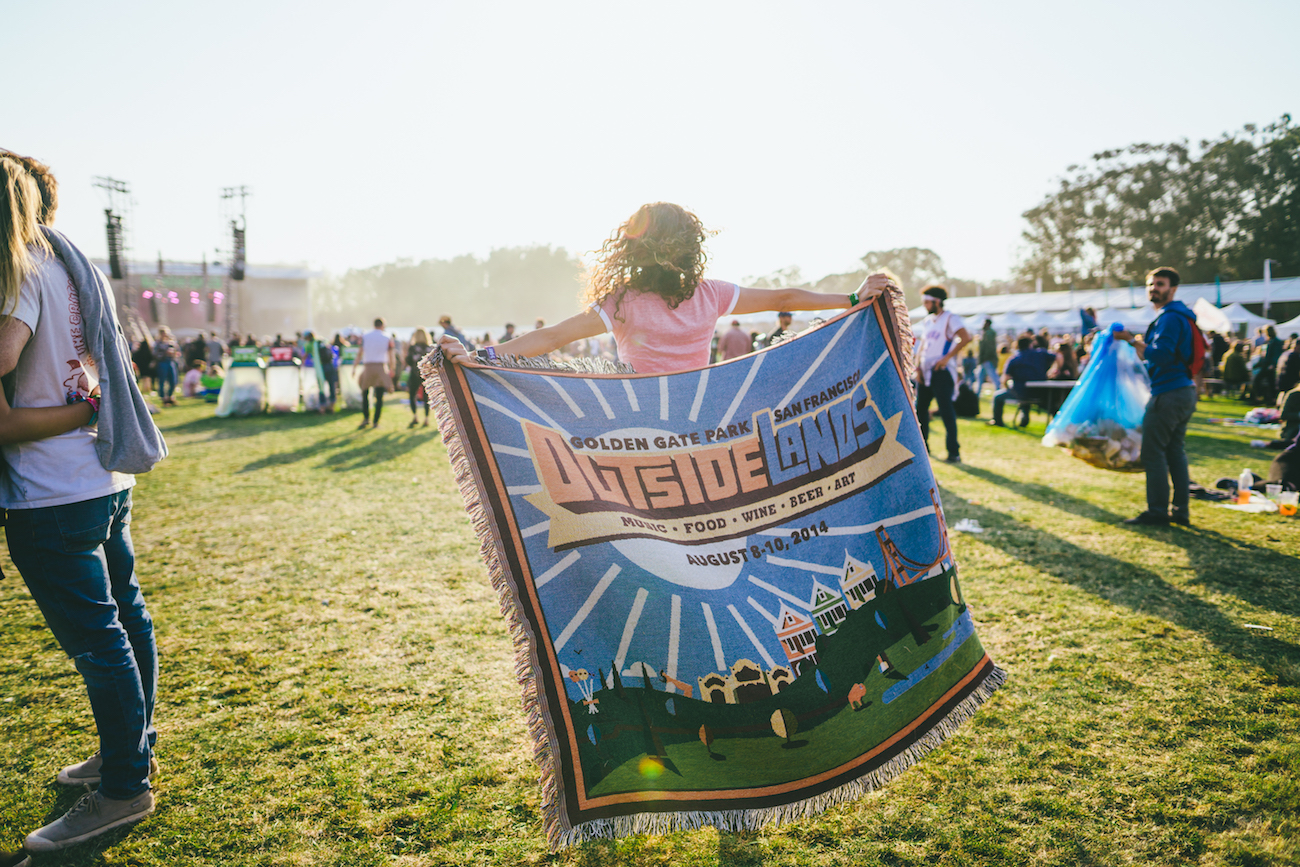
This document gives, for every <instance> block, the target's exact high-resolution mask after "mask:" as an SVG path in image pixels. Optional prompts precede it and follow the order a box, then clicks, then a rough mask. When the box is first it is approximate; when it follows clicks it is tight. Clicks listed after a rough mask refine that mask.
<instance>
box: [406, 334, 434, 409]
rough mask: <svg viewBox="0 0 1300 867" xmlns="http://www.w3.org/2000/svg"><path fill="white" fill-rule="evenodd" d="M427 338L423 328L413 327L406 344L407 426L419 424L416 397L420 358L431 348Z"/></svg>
mask: <svg viewBox="0 0 1300 867" xmlns="http://www.w3.org/2000/svg"><path fill="white" fill-rule="evenodd" d="M430 344H431V341H430V340H429V332H427V331H425V330H424V329H423V328H417V329H415V333H414V334H412V335H411V342H410V343H408V344H407V345H406V370H407V378H406V393H407V395H409V397H410V399H411V423H410V424H408V425H407V427H408V428H413V427H415V426H416V425H417V424H419V421H418V419H417V418H416V408H417V407H416V397H418V396H419V394H420V389H421V382H420V359H421V358H424V356H426V355H428V354H429V350H430V349H431V348H432V346H431V345H430ZM424 426H425V427H428V426H429V401H428V400H427V399H426V400H425V401H424Z"/></svg>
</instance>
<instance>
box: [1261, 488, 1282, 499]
mask: <svg viewBox="0 0 1300 867" xmlns="http://www.w3.org/2000/svg"><path fill="white" fill-rule="evenodd" d="M1281 493H1282V486H1281V485H1265V486H1264V496H1266V497H1268V498H1269V499H1270V500H1276V499H1277V498H1278V495H1279V494H1281Z"/></svg>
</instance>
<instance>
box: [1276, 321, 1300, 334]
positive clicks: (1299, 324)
mask: <svg viewBox="0 0 1300 867" xmlns="http://www.w3.org/2000/svg"><path fill="white" fill-rule="evenodd" d="M1274 330H1275V331H1277V336H1278V337H1281V338H1282V339H1283V340H1285V339H1286V338H1288V337H1290V336H1291V335H1292V334H1300V316H1297V317H1296V318H1295V319H1292V320H1291V321H1290V322H1283V323H1282V324H1281V325H1278V326H1276V327H1275V328H1274Z"/></svg>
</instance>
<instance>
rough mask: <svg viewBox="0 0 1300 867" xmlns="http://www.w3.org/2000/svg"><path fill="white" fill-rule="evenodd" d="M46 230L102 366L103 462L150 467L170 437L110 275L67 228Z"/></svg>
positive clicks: (117, 468) (115, 467) (132, 469)
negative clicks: (140, 377)
mask: <svg viewBox="0 0 1300 867" xmlns="http://www.w3.org/2000/svg"><path fill="white" fill-rule="evenodd" d="M41 231H42V232H44V233H45V238H46V240H47V241H49V242H50V246H51V247H53V248H54V252H55V254H56V255H57V256H58V257H59V260H60V261H62V262H63V267H64V268H66V269H68V276H69V277H71V278H72V283H73V285H74V286H76V287H77V300H78V301H80V302H81V328H82V333H83V334H84V335H85V338H86V348H87V349H88V350H89V351H90V357H91V358H93V359H94V360H95V367H96V368H98V370H99V393H100V403H99V433H98V439H97V440H96V442H95V452H96V454H97V455H98V456H99V462H100V463H101V464H103V466H104V469H106V470H110V471H112V472H118V473H147V472H149V471H150V470H152V469H153V467H154V464H156V463H158V462H159V461H160V460H162V459H163V458H165V457H167V443H166V442H165V441H164V440H163V435H162V431H160V430H158V426H157V425H155V424H154V423H153V416H152V415H151V414H150V413H149V405H148V404H147V403H145V399H144V395H142V394H141V393H140V387H139V386H137V385H136V384H135V376H134V375H132V373H131V347H130V345H129V344H128V343H127V341H126V335H124V334H123V333H122V326H121V325H120V324H119V323H118V321H117V311H116V310H115V309H114V305H113V292H112V289H110V288H109V285H108V278H107V277H105V276H104V273H103V272H102V271H100V270H99V269H98V268H96V267H95V266H94V265H92V264H91V262H90V260H89V259H87V258H86V256H85V254H84V253H82V252H81V251H80V250H78V249H77V248H76V246H75V245H74V244H73V243H72V242H71V241H69V240H68V239H67V238H66V237H65V236H64V235H63V234H62V233H60V232H56V231H55V230H54V229H51V228H49V227H48V226H42V227H41Z"/></svg>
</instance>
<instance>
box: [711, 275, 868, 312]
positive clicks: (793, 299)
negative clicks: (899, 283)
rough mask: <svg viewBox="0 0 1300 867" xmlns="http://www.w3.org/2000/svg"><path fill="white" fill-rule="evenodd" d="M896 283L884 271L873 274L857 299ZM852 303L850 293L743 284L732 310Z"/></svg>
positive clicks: (816, 307) (865, 298)
mask: <svg viewBox="0 0 1300 867" xmlns="http://www.w3.org/2000/svg"><path fill="white" fill-rule="evenodd" d="M892 285H893V282H892V281H891V280H890V279H889V278H888V277H886V276H885V275H884V274H872V275H871V276H870V277H868V278H867V282H866V284H865V285H864V286H863V287H862V289H861V290H860V291H859V292H858V301H859V302H862V301H870V300H871V299H872V298H874V297H876V296H877V295H879V294H880V293H881V292H883V291H884V290H885V289H886V288H887V287H889V286H892ZM849 306H851V302H850V299H849V296H847V295H828V294H826V293H824V292H809V291H808V290H807V289H750V288H747V287H744V286H742V287H741V289H740V299H739V300H738V301H737V302H736V308H735V309H734V310H732V311H731V312H732V313H734V314H736V315H737V316H740V315H744V314H746V313H763V312H766V311H768V310H776V311H780V310H791V311H794V310H839V309H841V308H844V307H849Z"/></svg>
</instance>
